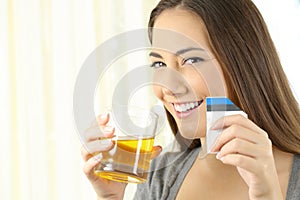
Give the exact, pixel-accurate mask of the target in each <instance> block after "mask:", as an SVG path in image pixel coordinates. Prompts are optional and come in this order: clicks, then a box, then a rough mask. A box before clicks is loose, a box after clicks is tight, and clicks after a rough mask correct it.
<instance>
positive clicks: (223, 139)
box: [212, 124, 266, 152]
mask: <svg viewBox="0 0 300 200" xmlns="http://www.w3.org/2000/svg"><path fill="white" fill-rule="evenodd" d="M235 138H240V139H243V140H246V141H248V142H251V143H253V144H264V143H265V140H266V138H265V136H263V135H261V134H257V133H256V132H253V130H251V129H248V128H245V127H243V126H241V125H237V124H233V125H231V126H230V127H227V128H225V129H224V130H223V131H222V132H221V133H220V135H219V136H218V138H217V140H216V142H215V144H214V146H213V148H212V151H213V152H217V151H219V150H220V149H221V148H222V146H223V145H225V144H226V143H228V142H229V141H231V140H233V139H235Z"/></svg>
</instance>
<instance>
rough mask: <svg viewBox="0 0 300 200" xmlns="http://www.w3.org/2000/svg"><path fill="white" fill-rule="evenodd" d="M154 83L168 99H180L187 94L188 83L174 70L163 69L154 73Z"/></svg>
mask: <svg viewBox="0 0 300 200" xmlns="http://www.w3.org/2000/svg"><path fill="white" fill-rule="evenodd" d="M154 82H155V84H156V85H159V86H160V87H161V91H162V93H163V95H165V96H169V97H180V96H183V95H185V94H186V93H187V92H188V83H187V81H186V80H185V79H184V77H183V76H182V75H181V74H180V72H178V71H177V70H175V69H172V68H168V67H166V68H164V69H163V70H159V72H158V73H155V76H154Z"/></svg>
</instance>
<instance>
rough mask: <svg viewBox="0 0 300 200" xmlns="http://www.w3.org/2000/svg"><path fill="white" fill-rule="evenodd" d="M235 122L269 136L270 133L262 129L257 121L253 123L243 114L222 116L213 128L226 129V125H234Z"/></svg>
mask: <svg viewBox="0 0 300 200" xmlns="http://www.w3.org/2000/svg"><path fill="white" fill-rule="evenodd" d="M233 124H238V125H240V126H243V127H245V128H248V129H251V130H252V131H254V132H256V133H260V134H262V135H265V136H267V137H268V134H267V133H266V132H265V131H264V130H262V129H261V128H260V127H258V126H257V125H256V124H255V123H253V122H252V121H251V120H249V119H247V118H246V117H244V116H243V115H230V116H225V117H222V118H220V119H218V120H217V121H216V122H215V123H214V125H213V126H212V127H211V129H212V130H218V129H224V128H226V127H229V126H232V125H233Z"/></svg>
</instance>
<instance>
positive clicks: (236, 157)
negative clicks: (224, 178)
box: [220, 154, 260, 173]
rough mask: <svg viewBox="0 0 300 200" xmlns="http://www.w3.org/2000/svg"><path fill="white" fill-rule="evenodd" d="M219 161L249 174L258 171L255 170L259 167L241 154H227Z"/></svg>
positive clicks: (250, 158) (254, 161)
mask: <svg viewBox="0 0 300 200" xmlns="http://www.w3.org/2000/svg"><path fill="white" fill-rule="evenodd" d="M220 160H221V162H222V163H224V164H227V165H232V166H235V167H240V168H242V169H244V170H247V171H249V172H251V173H255V172H256V171H257V170H258V169H257V168H258V167H259V166H260V165H258V164H257V160H256V159H254V158H252V157H249V156H245V155H242V154H228V155H226V156H223V157H221V158H220Z"/></svg>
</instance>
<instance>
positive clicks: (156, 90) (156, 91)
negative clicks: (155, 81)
mask: <svg viewBox="0 0 300 200" xmlns="http://www.w3.org/2000/svg"><path fill="white" fill-rule="evenodd" d="M153 92H154V94H155V96H156V97H157V98H158V99H160V100H162V98H163V97H162V96H163V95H162V91H161V87H160V86H158V85H153Z"/></svg>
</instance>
